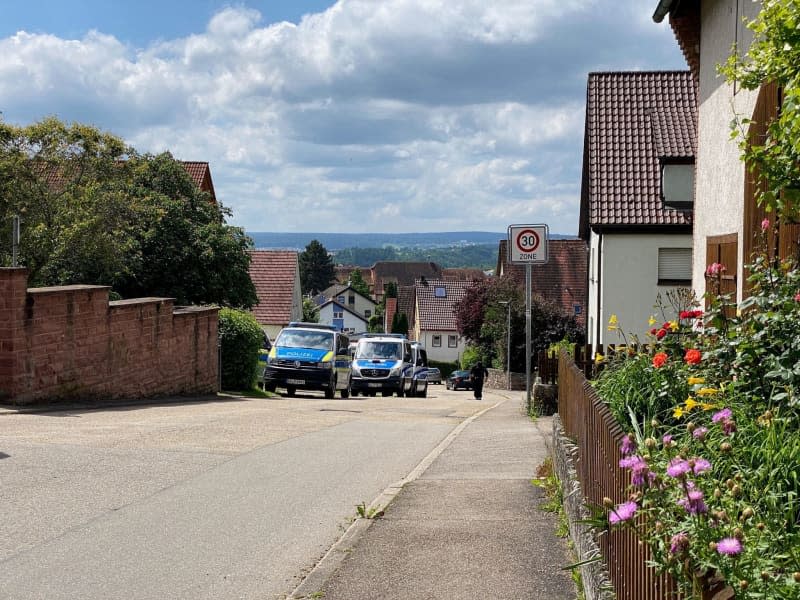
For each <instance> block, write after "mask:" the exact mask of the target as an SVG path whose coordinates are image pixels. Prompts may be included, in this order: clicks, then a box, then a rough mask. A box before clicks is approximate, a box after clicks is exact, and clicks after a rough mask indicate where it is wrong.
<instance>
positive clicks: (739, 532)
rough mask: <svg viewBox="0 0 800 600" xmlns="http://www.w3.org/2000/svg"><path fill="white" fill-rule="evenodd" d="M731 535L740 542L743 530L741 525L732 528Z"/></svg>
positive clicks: (742, 537)
mask: <svg viewBox="0 0 800 600" xmlns="http://www.w3.org/2000/svg"><path fill="white" fill-rule="evenodd" d="M733 537H735V538H736V539H737V540H739V541H740V542H741V541H742V540H743V539H744V531H742V528H741V527H737V528H736V529H734V530H733Z"/></svg>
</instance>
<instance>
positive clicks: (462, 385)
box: [445, 371, 472, 390]
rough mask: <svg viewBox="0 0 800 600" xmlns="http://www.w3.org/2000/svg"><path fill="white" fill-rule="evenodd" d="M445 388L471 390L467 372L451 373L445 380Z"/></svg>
mask: <svg viewBox="0 0 800 600" xmlns="http://www.w3.org/2000/svg"><path fill="white" fill-rule="evenodd" d="M445 387H446V388H447V389H448V390H459V389H461V390H471V389H472V381H470V379H469V371H453V372H452V373H450V377H448V378H447V383H445Z"/></svg>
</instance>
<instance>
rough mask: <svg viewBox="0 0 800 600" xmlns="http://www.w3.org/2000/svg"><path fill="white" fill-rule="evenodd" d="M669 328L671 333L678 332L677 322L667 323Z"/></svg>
mask: <svg viewBox="0 0 800 600" xmlns="http://www.w3.org/2000/svg"><path fill="white" fill-rule="evenodd" d="M669 328H670V329H671V330H672V331H678V322H677V321H670V322H669Z"/></svg>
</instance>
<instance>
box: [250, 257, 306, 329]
mask: <svg viewBox="0 0 800 600" xmlns="http://www.w3.org/2000/svg"><path fill="white" fill-rule="evenodd" d="M250 279H251V280H252V281H253V285H254V286H255V288H256V295H257V296H258V304H257V305H256V306H255V307H253V314H254V315H255V317H256V320H257V321H258V323H259V325H261V328H262V329H263V330H264V331H265V332H266V333H267V335H268V336H269V338H270V339H271V340H273V339H275V336H277V335H278V332H280V330H281V329H282V328H283V327H285V326H286V325H288V324H289V323H290V322H291V321H302V320H303V297H302V292H301V290H300V266H299V261H298V254H297V252H294V251H289V250H251V251H250Z"/></svg>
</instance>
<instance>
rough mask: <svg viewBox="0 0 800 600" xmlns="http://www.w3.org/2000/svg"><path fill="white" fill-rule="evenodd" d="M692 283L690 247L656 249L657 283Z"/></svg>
mask: <svg viewBox="0 0 800 600" xmlns="http://www.w3.org/2000/svg"><path fill="white" fill-rule="evenodd" d="M691 284H692V249H691V248H659V249H658V285H687V286H688V285H691Z"/></svg>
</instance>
